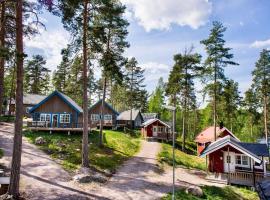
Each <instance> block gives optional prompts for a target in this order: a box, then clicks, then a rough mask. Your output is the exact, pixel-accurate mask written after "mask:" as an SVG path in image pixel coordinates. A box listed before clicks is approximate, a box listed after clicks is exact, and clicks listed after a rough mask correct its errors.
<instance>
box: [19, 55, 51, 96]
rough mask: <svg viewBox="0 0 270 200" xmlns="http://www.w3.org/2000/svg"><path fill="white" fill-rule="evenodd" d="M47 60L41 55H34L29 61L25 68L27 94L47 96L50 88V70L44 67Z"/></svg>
mask: <svg viewBox="0 0 270 200" xmlns="http://www.w3.org/2000/svg"><path fill="white" fill-rule="evenodd" d="M45 64H46V60H44V58H43V57H42V56H41V55H34V56H33V57H32V60H28V61H27V64H26V67H25V86H24V88H25V92H26V93H32V94H46V89H47V88H48V87H49V83H50V80H48V76H49V72H50V70H49V69H48V68H46V67H45V66H44V65H45Z"/></svg>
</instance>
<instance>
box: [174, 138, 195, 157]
mask: <svg viewBox="0 0 270 200" xmlns="http://www.w3.org/2000/svg"><path fill="white" fill-rule="evenodd" d="M182 144H183V140H182V138H181V137H178V138H177V139H176V141H175V146H176V147H177V148H178V149H182ZM185 150H186V153H188V154H192V155H197V144H196V143H195V142H193V141H186V144H185Z"/></svg>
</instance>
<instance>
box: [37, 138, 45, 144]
mask: <svg viewBox="0 0 270 200" xmlns="http://www.w3.org/2000/svg"><path fill="white" fill-rule="evenodd" d="M35 144H36V145H42V144H46V140H45V139H44V138H43V137H37V138H36V139H35Z"/></svg>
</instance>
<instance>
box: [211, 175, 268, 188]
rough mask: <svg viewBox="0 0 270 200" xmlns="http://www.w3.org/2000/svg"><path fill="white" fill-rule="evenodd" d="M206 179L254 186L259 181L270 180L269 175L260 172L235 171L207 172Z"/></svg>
mask: <svg viewBox="0 0 270 200" xmlns="http://www.w3.org/2000/svg"><path fill="white" fill-rule="evenodd" d="M206 179H207V180H209V181H211V182H217V183H223V184H235V185H243V186H250V187H254V186H255V185H256V183H257V182H259V181H262V180H264V179H269V180H270V175H269V174H266V175H264V174H263V173H262V172H255V173H253V172H250V171H235V172H233V173H208V175H207V177H206Z"/></svg>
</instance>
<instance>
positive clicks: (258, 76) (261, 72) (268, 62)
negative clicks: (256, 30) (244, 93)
mask: <svg viewBox="0 0 270 200" xmlns="http://www.w3.org/2000/svg"><path fill="white" fill-rule="evenodd" d="M252 75H253V84H252V87H253V88H254V90H255V92H256V94H257V99H258V100H259V102H260V103H261V108H263V116H264V117H263V119H264V120H263V121H264V134H265V138H266V143H267V144H268V106H269V104H270V51H269V50H266V49H263V50H262V52H261V54H260V58H259V60H258V61H257V62H256V67H255V70H254V71H253V72H252Z"/></svg>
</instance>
